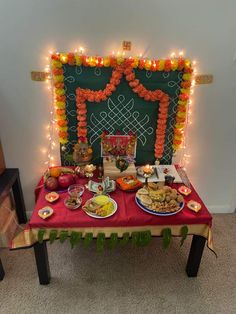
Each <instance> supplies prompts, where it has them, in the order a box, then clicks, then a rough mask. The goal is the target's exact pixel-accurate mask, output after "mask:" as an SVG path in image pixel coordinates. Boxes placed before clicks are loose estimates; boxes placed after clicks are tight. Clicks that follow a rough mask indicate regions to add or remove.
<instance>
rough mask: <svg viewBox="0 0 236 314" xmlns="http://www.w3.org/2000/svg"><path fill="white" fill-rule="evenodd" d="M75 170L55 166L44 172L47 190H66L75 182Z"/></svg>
mask: <svg viewBox="0 0 236 314" xmlns="http://www.w3.org/2000/svg"><path fill="white" fill-rule="evenodd" d="M74 173H75V172H74V170H73V169H71V168H67V167H54V168H50V169H48V170H47V171H46V172H45V174H44V177H43V179H44V187H45V189H46V190H47V191H57V192H64V191H66V190H67V189H68V187H69V186H70V185H72V184H74V183H75V175H74Z"/></svg>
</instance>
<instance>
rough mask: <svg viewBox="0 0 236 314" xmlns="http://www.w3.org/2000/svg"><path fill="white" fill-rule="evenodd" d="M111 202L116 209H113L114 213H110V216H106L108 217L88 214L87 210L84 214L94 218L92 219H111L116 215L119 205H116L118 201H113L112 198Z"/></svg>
mask: <svg viewBox="0 0 236 314" xmlns="http://www.w3.org/2000/svg"><path fill="white" fill-rule="evenodd" d="M109 201H110V202H112V203H113V205H114V209H113V212H112V213H110V214H109V215H108V216H106V217H102V216H98V215H96V214H94V213H90V212H87V211H86V210H84V212H85V213H86V214H87V215H88V216H90V217H92V218H98V219H104V218H108V217H111V216H113V215H114V214H115V212H116V211H117V203H116V201H115V200H113V199H112V198H110V199H109Z"/></svg>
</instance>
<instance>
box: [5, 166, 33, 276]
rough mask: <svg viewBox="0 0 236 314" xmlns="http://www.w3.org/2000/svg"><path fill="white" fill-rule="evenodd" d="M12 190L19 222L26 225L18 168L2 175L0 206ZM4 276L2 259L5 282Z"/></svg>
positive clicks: (7, 170) (8, 170)
mask: <svg viewBox="0 0 236 314" xmlns="http://www.w3.org/2000/svg"><path fill="white" fill-rule="evenodd" d="M11 189H12V191H13V197H14V201H15V209H16V214H17V218H18V222H19V224H24V223H26V222H27V217H26V210H25V202H24V197H23V192H22V188H21V182H20V174H19V169H18V168H7V169H5V171H4V172H3V173H2V174H1V175H0V204H1V203H2V201H3V200H4V199H5V197H6V196H7V195H9V193H10V191H11ZM4 275H5V273H4V269H3V266H2V262H1V259H0V280H3V278H4Z"/></svg>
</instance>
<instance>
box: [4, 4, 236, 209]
mask: <svg viewBox="0 0 236 314" xmlns="http://www.w3.org/2000/svg"><path fill="white" fill-rule="evenodd" d="M235 12H236V1H235V0H231V1H230V0H225V1H221V0H217V1H216V0H208V1H206V0H198V1H195V0H191V1H190V0H180V1H170V0H165V1H164V0H163V1H157V0H145V1H137V0H100V1H92V0H85V1H82V0H80V1H79V0H77V1H76V0H74V1H73V0H67V1H62V0H48V1H42V0H34V1H32V0H21V1H19V0H5V1H4V0H0V106H1V110H0V135H1V138H2V142H3V146H4V151H5V157H6V162H7V166H8V167H19V168H20V172H21V178H22V183H23V190H24V194H25V199H26V204H27V209H28V210H31V209H32V207H33V189H34V185H35V184H36V182H37V180H38V178H39V176H40V174H41V173H42V169H43V167H44V164H43V162H44V158H45V157H44V156H43V155H42V153H41V151H40V149H41V148H42V147H44V146H46V145H47V140H46V139H45V129H44V126H45V124H46V123H47V120H48V118H49V96H48V93H47V91H46V89H45V85H44V83H37V82H32V81H31V80H30V71H31V70H41V69H43V68H44V66H45V64H46V63H45V59H44V58H45V55H46V54H47V51H48V49H49V48H51V47H54V48H56V49H57V50H58V51H69V50H71V49H75V48H76V47H79V46H80V45H84V46H86V47H87V52H88V54H101V55H106V54H109V53H110V52H111V51H112V50H118V47H119V45H120V43H121V41H122V40H125V39H127V40H131V41H132V43H133V54H138V53H140V52H144V51H146V56H149V57H166V56H168V55H169V53H170V52H171V51H172V50H179V49H182V48H183V49H184V50H185V51H186V52H187V56H188V57H189V58H196V59H197V61H198V64H199V65H198V69H199V72H201V73H212V74H213V75H214V84H212V85H206V86H199V87H197V88H196V90H195V95H194V99H195V101H194V102H195V109H194V116H195V118H194V124H193V125H192V127H191V131H190V137H191V140H190V143H189V149H190V151H191V153H192V156H193V157H192V160H191V164H190V165H189V168H188V171H189V176H190V178H191V179H192V181H193V183H194V185H195V186H196V187H197V189H198V191H199V194H200V195H201V196H202V198H203V200H204V201H205V202H206V204H207V205H208V206H209V207H210V209H211V210H212V211H222V212H227V211H233V209H234V207H235V205H236V167H235V156H236V139H235V133H236V123H235V119H236V104H235V91H236V89H235V88H236V80H235V74H236V63H234V62H233V58H234V55H235V50H236V44H235V33H236V19H235Z"/></svg>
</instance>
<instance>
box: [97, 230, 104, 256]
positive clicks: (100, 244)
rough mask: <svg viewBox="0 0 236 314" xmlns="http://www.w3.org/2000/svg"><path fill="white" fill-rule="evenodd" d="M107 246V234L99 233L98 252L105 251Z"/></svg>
mask: <svg viewBox="0 0 236 314" xmlns="http://www.w3.org/2000/svg"><path fill="white" fill-rule="evenodd" d="M104 246H105V233H98V235H97V251H99V252H101V251H103V249H104Z"/></svg>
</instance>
